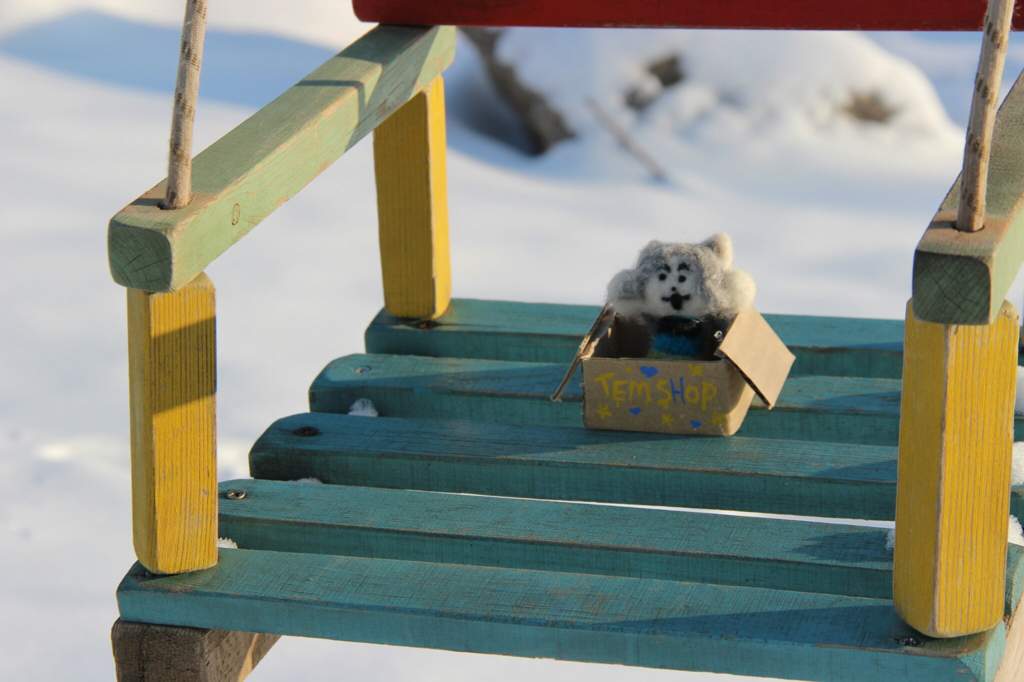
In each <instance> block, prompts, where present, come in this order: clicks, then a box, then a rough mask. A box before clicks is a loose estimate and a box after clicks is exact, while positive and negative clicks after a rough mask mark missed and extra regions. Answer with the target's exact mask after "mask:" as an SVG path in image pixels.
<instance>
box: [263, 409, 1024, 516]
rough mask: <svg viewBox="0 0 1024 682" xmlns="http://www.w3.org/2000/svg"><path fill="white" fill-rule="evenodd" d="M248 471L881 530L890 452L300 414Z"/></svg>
mask: <svg viewBox="0 0 1024 682" xmlns="http://www.w3.org/2000/svg"><path fill="white" fill-rule="evenodd" d="M311 433H315V435H309V434H311ZM300 434H301V435H300ZM249 459H250V466H251V468H252V475H253V476H254V477H256V478H265V479H278V480H295V479H299V478H305V477H310V476H312V477H315V478H319V479H321V480H323V481H328V482H332V483H342V484H348V485H357V486H376V487H386V488H411V489H419V490H438V491H449V492H461V493H477V494H483V495H506V496H511V497H533V498H542V499H559V500H587V501H594V502H618V503H625V504H646V505H661V506H680V507H694V508H710V509H736V510H745V511H756V512H769V513H779V514H800V515H805V516H827V517H840V518H865V519H892V518H893V514H894V511H895V500H896V449H895V448H894V447H882V446H865V445H851V444H845V443H828V442H809V441H786V440H781V439H756V438H746V437H741V436H734V437H732V438H679V437H673V436H664V435H659V434H644V433H617V432H613V431H589V430H587V429H584V428H582V427H537V426H534V427H529V428H526V427H521V426H510V425H504V424H488V423H477V422H468V421H438V420H431V419H404V418H387V417H379V418H377V419H367V418H365V417H346V416H343V415H334V414H326V413H310V414H299V415H294V416H291V417H286V418H284V419H281V420H278V421H277V422H275V423H274V424H272V425H271V426H270V427H269V428H268V429H267V430H266V432H264V434H263V435H262V436H261V437H260V439H259V440H258V441H257V442H256V444H255V445H254V446H253V449H252V452H251V454H250V458H249ZM1011 510H1012V511H1013V513H1014V514H1017V515H1024V487H1022V486H1018V487H1017V488H1015V489H1014V490H1013V494H1012V495H1011Z"/></svg>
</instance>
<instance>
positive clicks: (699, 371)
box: [686, 364, 704, 377]
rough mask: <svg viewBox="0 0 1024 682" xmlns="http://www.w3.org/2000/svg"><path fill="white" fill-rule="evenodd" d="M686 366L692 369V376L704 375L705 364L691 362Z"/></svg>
mask: <svg viewBox="0 0 1024 682" xmlns="http://www.w3.org/2000/svg"><path fill="white" fill-rule="evenodd" d="M686 368H687V369H688V370H690V375H691V376H695V377H699V376H704V366H703V365H693V364H690V365H687V366H686Z"/></svg>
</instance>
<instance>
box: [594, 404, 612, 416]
mask: <svg viewBox="0 0 1024 682" xmlns="http://www.w3.org/2000/svg"><path fill="white" fill-rule="evenodd" d="M597 416H598V417H600V418H601V419H608V418H609V417H611V416H612V411H611V410H609V409H608V406H607V405H602V406H601V407H599V408H597Z"/></svg>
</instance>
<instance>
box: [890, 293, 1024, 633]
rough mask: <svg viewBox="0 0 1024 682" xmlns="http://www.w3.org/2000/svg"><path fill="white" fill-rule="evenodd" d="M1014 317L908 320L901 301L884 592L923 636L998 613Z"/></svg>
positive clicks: (1009, 312) (979, 624)
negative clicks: (892, 507) (899, 383)
mask: <svg viewBox="0 0 1024 682" xmlns="http://www.w3.org/2000/svg"><path fill="white" fill-rule="evenodd" d="M1018 333H1019V328H1018V320H1017V313H1016V311H1015V310H1014V309H1013V306H1011V305H1010V304H1009V303H1003V306H1002V308H1001V310H1000V311H999V314H998V315H997V316H996V319H995V321H993V322H992V323H991V324H987V325H945V324H938V323H933V322H924V321H921V320H919V319H918V318H917V317H916V316H915V314H914V310H913V301H911V302H910V303H909V304H908V305H907V321H906V339H905V342H904V351H903V357H904V361H903V399H902V404H901V408H900V446H899V471H898V480H897V493H896V550H895V556H894V558H893V600H894V602H895V605H896V609H897V611H898V612H899V614H900V616H902V617H903V619H904V620H905V621H906V622H907V623H908V624H910V625H911V626H912V627H914V628H916V629H917V630H919V631H921V632H923V633H925V634H927V635H929V636H932V637H959V636H961V635H967V634H970V633H974V632H981V631H983V630H987V629H989V628H992V627H994V626H995V625H996V624H997V623H998V622H999V619H1000V618H1001V617H1002V615H1003V596H1004V594H1003V593H1004V590H1005V571H1006V530H1007V518H1008V514H1009V490H1010V460H1011V451H1012V445H1013V403H1014V393H1015V386H1016V366H1017V340H1018Z"/></svg>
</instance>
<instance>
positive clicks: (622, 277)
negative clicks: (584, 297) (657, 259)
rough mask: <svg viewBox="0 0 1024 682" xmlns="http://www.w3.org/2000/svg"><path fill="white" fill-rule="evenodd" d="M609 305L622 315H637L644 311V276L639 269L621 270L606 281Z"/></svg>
mask: <svg viewBox="0 0 1024 682" xmlns="http://www.w3.org/2000/svg"><path fill="white" fill-rule="evenodd" d="M607 301H608V303H609V305H611V306H612V308H613V309H614V310H615V312H617V313H619V314H620V315H622V316H623V317H638V316H639V315H640V314H641V313H643V311H644V306H645V305H646V302H645V301H644V277H643V275H642V274H641V273H640V271H639V270H623V271H622V272H620V273H619V274H617V275H615V277H613V278H612V281H611V282H609V283H608V298H607Z"/></svg>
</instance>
